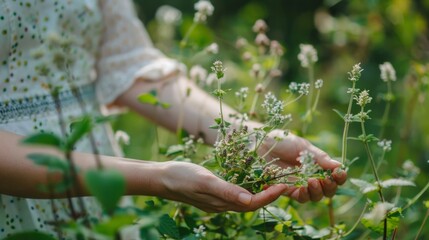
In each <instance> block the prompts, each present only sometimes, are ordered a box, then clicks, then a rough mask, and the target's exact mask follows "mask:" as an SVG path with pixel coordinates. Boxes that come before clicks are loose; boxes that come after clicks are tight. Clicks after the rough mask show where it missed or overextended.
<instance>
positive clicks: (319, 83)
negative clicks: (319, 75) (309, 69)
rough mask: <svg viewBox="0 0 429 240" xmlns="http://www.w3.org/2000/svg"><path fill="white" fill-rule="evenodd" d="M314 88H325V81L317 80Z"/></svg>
mask: <svg viewBox="0 0 429 240" xmlns="http://www.w3.org/2000/svg"><path fill="white" fill-rule="evenodd" d="M314 87H315V88H316V89H320V88H322V87H323V80H322V79H317V80H316V82H315V83H314Z"/></svg>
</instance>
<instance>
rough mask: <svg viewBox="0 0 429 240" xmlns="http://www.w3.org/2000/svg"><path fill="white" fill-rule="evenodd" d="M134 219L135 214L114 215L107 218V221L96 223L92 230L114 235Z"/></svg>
mask: <svg viewBox="0 0 429 240" xmlns="http://www.w3.org/2000/svg"><path fill="white" fill-rule="evenodd" d="M136 219H137V217H136V216H134V215H130V214H123V215H115V216H112V217H111V218H108V219H107V221H104V222H101V223H99V224H96V225H95V226H94V230H95V231H96V232H98V233H101V234H104V235H107V236H112V237H114V236H115V234H116V233H117V232H118V231H119V230H120V229H121V228H122V227H125V226H129V225H132V224H133V223H134V222H135V220H136Z"/></svg>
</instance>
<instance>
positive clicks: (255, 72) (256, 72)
mask: <svg viewBox="0 0 429 240" xmlns="http://www.w3.org/2000/svg"><path fill="white" fill-rule="evenodd" d="M261 71H262V66H261V64H259V63H255V64H253V65H252V69H251V70H250V76H251V77H253V78H259V77H261Z"/></svg>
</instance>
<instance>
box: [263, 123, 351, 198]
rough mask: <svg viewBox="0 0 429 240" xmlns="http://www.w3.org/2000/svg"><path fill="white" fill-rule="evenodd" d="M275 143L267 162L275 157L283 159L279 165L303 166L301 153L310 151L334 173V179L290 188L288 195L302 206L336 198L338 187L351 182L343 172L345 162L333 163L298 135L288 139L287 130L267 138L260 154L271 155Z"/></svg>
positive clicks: (275, 131)
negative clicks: (325, 198) (277, 140)
mask: <svg viewBox="0 0 429 240" xmlns="http://www.w3.org/2000/svg"><path fill="white" fill-rule="evenodd" d="M275 137H281V138H282V139H283V140H281V141H280V142H277V143H276V140H275V139H274V138H275ZM273 144H276V146H275V147H274V149H273V150H272V151H271V152H270V153H269V154H268V156H267V161H269V160H271V159H273V158H279V159H280V160H279V161H277V162H276V163H277V165H279V166H280V167H284V168H286V167H291V166H297V165H298V166H299V165H300V163H299V161H298V157H299V153H300V152H302V151H304V150H307V151H309V152H311V153H313V154H314V159H315V161H316V162H317V164H319V165H320V166H321V167H322V168H323V169H325V170H328V169H329V170H332V178H325V179H315V178H310V179H309V180H308V185H307V187H289V188H288V189H287V190H286V191H285V195H287V196H289V197H290V198H292V199H295V200H297V201H298V202H300V203H304V202H307V201H310V200H311V201H319V200H321V199H322V198H323V197H324V196H326V197H332V196H334V195H335V192H336V190H337V187H338V185H342V184H343V183H344V182H345V181H346V179H347V173H346V172H345V171H344V170H343V169H341V163H340V162H338V161H335V160H333V159H332V158H330V157H329V155H328V154H327V153H326V152H324V151H322V150H321V149H319V148H317V147H316V146H314V145H313V144H311V143H310V142H309V141H308V140H306V139H304V138H301V137H298V136H296V135H294V134H291V133H290V134H288V135H287V136H284V134H283V131H280V130H274V131H273V132H271V133H270V134H269V136H268V137H267V138H266V140H265V142H264V144H262V146H261V148H260V154H264V153H265V152H267V151H268V150H269V149H270V148H271V147H272V146H273Z"/></svg>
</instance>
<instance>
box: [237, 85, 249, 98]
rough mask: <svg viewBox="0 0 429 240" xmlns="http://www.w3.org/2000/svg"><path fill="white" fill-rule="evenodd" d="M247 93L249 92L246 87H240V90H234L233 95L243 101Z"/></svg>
mask: <svg viewBox="0 0 429 240" xmlns="http://www.w3.org/2000/svg"><path fill="white" fill-rule="evenodd" d="M248 93H249V88H248V87H242V88H240V90H238V91H237V92H235V96H236V97H237V98H238V99H240V101H245V100H246V98H247V95H248Z"/></svg>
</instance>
